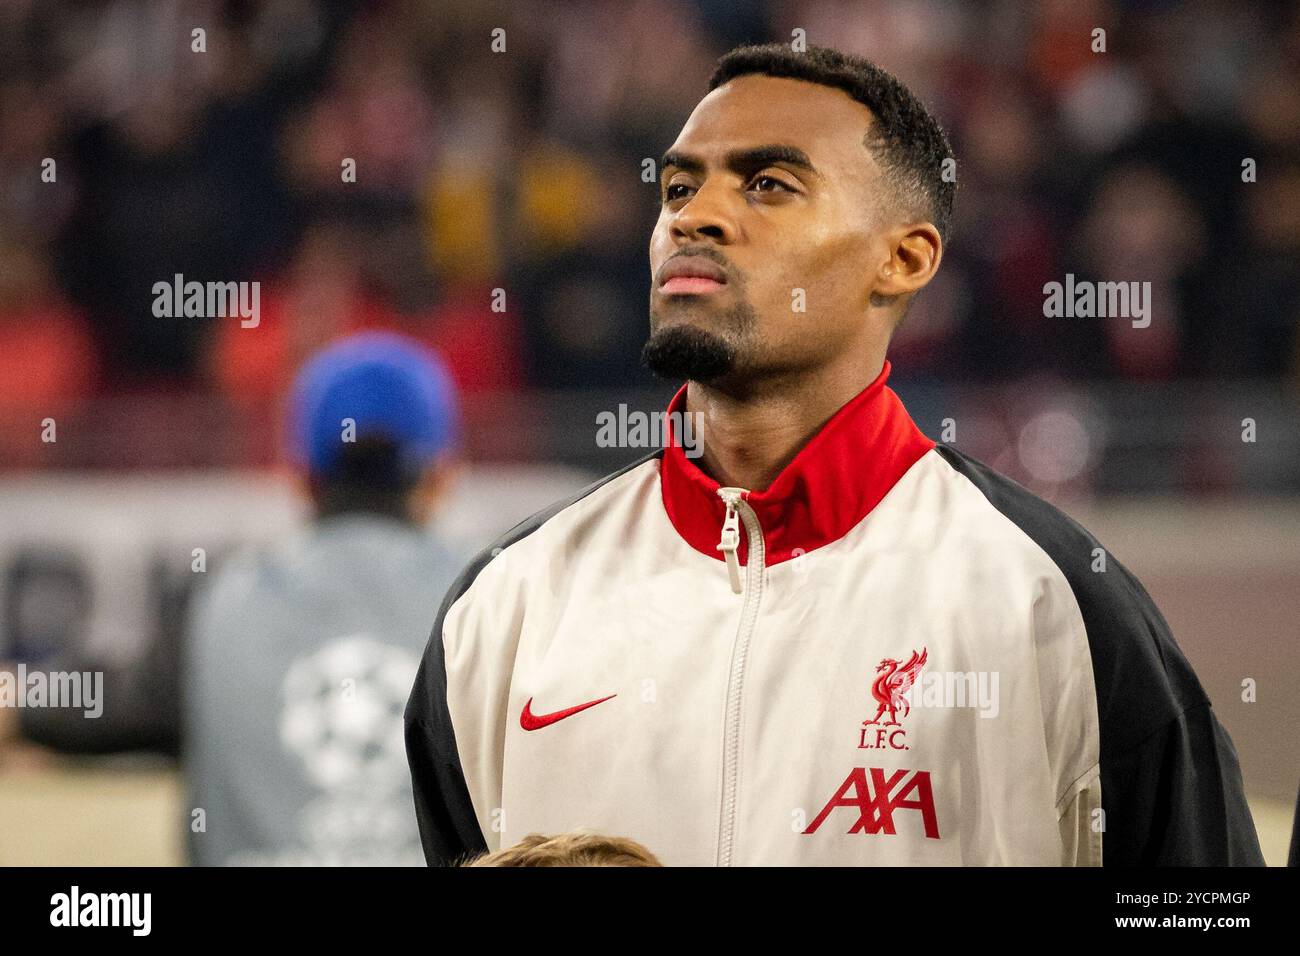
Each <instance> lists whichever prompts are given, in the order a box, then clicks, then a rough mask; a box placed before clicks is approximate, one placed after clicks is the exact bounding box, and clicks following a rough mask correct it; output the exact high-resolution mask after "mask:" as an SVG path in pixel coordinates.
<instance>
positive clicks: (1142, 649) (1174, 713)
mask: <svg viewBox="0 0 1300 956" xmlns="http://www.w3.org/2000/svg"><path fill="white" fill-rule="evenodd" d="M937 450H938V452H939V454H940V455H942V456H943V458H944V459H945V460H946V461H947V462H948V463H949V464H950V465H952V467H953V468H954V469H956V470H957V471H958V472H960V473H961V474H962V475H964V476H966V477H967V478H968V479H969V480H970V481H971V482H972V483H973V484H974V485H975V487H976V488H978V489H979V490H980V491H981V492H982V493H983V494H984V496H985V497H986V498H987V499H988V500H989V502H990V503H991V504H992V505H993V506H994V507H995V508H997V509H998V511H1000V512H1001V513H1002V514H1003V515H1004V516H1006V517H1007V518H1008V519H1009V520H1011V521H1012V522H1014V523H1015V524H1016V525H1017V526H1018V527H1019V528H1020V529H1021V530H1022V531H1024V532H1025V534H1027V535H1028V536H1029V537H1030V538H1031V539H1032V540H1033V541H1034V542H1035V543H1036V544H1037V545H1038V546H1039V547H1040V548H1042V549H1043V551H1045V552H1046V553H1047V555H1048V557H1050V558H1051V559H1052V561H1053V562H1054V563H1055V564H1056V566H1057V567H1058V568H1059V569H1060V571H1061V573H1062V574H1063V575H1064V576H1065V578H1066V580H1067V581H1068V582H1069V585H1070V588H1071V589H1072V590H1073V592H1074V596H1075V600H1076V601H1077V602H1078V604H1079V610H1080V613H1081V614H1082V615H1083V621H1084V628H1085V630H1086V631H1087V635H1088V647H1089V653H1090V655H1091V657H1092V668H1093V678H1094V681H1095V685H1096V694H1097V717H1098V721H1099V723H1100V735H1101V740H1100V749H1101V799H1102V808H1103V810H1104V811H1105V825H1106V830H1105V836H1104V838H1103V852H1102V859H1103V861H1104V862H1105V864H1106V865H1107V866H1117V865H1118V866H1122V865H1134V864H1137V865H1161V864H1164V865H1216V866H1227V865H1233V864H1258V865H1262V864H1263V856H1262V854H1261V853H1260V849H1259V840H1258V837H1257V836H1256V834H1255V826H1254V822H1253V820H1252V819H1251V815H1250V809H1249V807H1248V806H1247V805H1246V799H1245V796H1244V795H1243V792H1242V780H1241V769H1240V767H1239V766H1238V763H1237V754H1236V751H1235V750H1234V749H1233V746H1232V741H1231V740H1230V739H1229V737H1228V733H1227V731H1226V730H1224V728H1223V727H1222V725H1220V723H1219V721H1218V719H1217V718H1216V717H1215V716H1214V713H1213V711H1212V710H1211V708H1210V699H1209V696H1208V695H1207V694H1206V693H1205V690H1204V689H1203V688H1202V687H1201V684H1200V681H1199V680H1197V677H1196V674H1195V672H1194V671H1193V670H1192V666H1191V664H1189V663H1188V661H1187V658H1186V657H1184V656H1183V653H1182V651H1181V650H1180V649H1179V647H1178V645H1177V643H1175V641H1174V638H1173V635H1172V634H1171V633H1170V631H1169V625H1168V624H1167V623H1166V622H1165V619H1164V617H1163V615H1161V613H1160V611H1159V609H1158V608H1157V607H1156V605H1155V602H1154V601H1152V600H1151V596H1150V595H1149V594H1147V592H1146V589H1145V588H1144V587H1142V584H1141V583H1140V582H1139V581H1138V580H1137V578H1136V577H1134V576H1133V574H1132V573H1131V572H1130V571H1129V570H1128V569H1127V568H1126V567H1124V566H1123V565H1122V564H1121V563H1120V562H1119V561H1117V560H1115V558H1114V557H1113V556H1112V555H1110V554H1109V553H1106V554H1105V565H1104V567H1105V570H1104V571H1094V570H1093V567H1094V562H1095V561H1096V558H1097V556H1098V555H1100V554H1102V551H1101V545H1100V544H1099V543H1098V542H1097V539H1096V538H1094V537H1093V536H1092V535H1091V534H1090V533H1089V532H1088V531H1087V530H1085V529H1084V528H1083V527H1082V526H1081V525H1079V524H1078V523H1077V522H1076V521H1074V520H1073V519H1072V518H1070V517H1069V516H1068V515H1066V514H1064V513H1063V512H1061V511H1060V510H1059V509H1057V508H1055V507H1053V506H1052V505H1050V504H1048V503H1047V502H1046V501H1043V500H1042V499H1041V498H1038V497H1037V496H1035V495H1034V494H1032V493H1031V492H1030V491H1028V490H1027V489H1025V488H1023V487H1022V486H1020V485H1019V484H1017V483H1016V482H1014V481H1012V480H1011V479H1010V478H1007V477H1005V476H1003V475H1000V474H998V473H997V472H995V471H993V470H992V469H990V468H988V467H987V466H986V465H983V464H981V463H980V462H978V461H975V460H974V459H973V458H970V457H969V456H967V455H964V454H962V453H961V452H958V451H956V450H955V449H953V448H950V447H947V446H944V445H939V446H937Z"/></svg>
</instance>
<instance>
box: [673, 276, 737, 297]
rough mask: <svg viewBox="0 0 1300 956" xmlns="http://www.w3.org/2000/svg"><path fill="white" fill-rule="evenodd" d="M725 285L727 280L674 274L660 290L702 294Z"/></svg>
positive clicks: (675, 293) (679, 293)
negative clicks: (720, 280) (721, 280)
mask: <svg viewBox="0 0 1300 956" xmlns="http://www.w3.org/2000/svg"><path fill="white" fill-rule="evenodd" d="M725 285H726V283H725V282H719V281H718V280H717V279H706V278H705V277H704V276H674V277H673V278H671V279H669V280H668V281H667V282H665V283H664V284H663V285H661V286H660V287H659V291H660V292H662V293H663V294H664V295H681V294H685V295H700V294H702V293H708V292H716V291H717V290H718V289H721V288H722V287H723V286H725Z"/></svg>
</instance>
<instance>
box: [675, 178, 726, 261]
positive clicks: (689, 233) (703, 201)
mask: <svg viewBox="0 0 1300 956" xmlns="http://www.w3.org/2000/svg"><path fill="white" fill-rule="evenodd" d="M733 201H734V197H732V196H730V195H729V194H728V192H727V189H726V187H725V185H724V184H723V183H721V182H719V181H718V180H713V181H711V182H706V183H705V184H704V185H703V186H701V187H700V188H699V189H698V190H696V192H695V195H694V196H692V197H691V198H690V200H689V201H688V202H687V203H686V204H685V205H683V206H682V207H681V208H680V209H678V210H677V212H676V213H674V215H673V219H672V227H671V231H672V236H673V238H674V239H676V240H678V241H679V242H690V241H692V240H697V239H700V238H702V237H707V238H709V239H712V240H714V241H715V242H721V243H723V244H724V245H727V244H730V243H732V242H734V241H735V239H736V232H737V226H736V218H735V212H734V210H733V209H732V207H731V203H732V202H733Z"/></svg>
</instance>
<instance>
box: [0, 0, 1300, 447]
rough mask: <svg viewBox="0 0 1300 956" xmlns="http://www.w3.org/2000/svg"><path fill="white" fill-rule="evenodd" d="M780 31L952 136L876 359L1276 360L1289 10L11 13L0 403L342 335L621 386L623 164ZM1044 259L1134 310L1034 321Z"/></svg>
mask: <svg viewBox="0 0 1300 956" xmlns="http://www.w3.org/2000/svg"><path fill="white" fill-rule="evenodd" d="M196 28H201V29H202V30H203V31H204V33H203V38H202V46H203V51H202V52H196V50H195V45H196V40H195V35H194V33H193V31H194V30H195V29H196ZM796 29H802V30H803V31H805V32H806V36H807V39H808V42H810V43H820V44H825V45H832V46H836V47H839V48H841V49H845V50H848V51H852V52H856V53H861V54H865V55H867V56H869V57H871V58H873V59H874V60H876V61H877V62H879V63H880V64H881V65H882V66H885V67H886V68H888V69H891V70H893V71H895V72H896V73H897V74H898V75H899V76H900V77H901V78H902V79H903V80H904V81H905V82H906V83H908V84H909V85H911V86H912V87H913V88H914V89H916V90H917V91H918V92H919V93H921V94H922V96H923V97H924V98H925V99H926V100H927V102H929V103H930V104H931V105H932V107H933V108H934V109H935V110H936V112H937V113H938V115H939V116H940V118H941V121H942V122H943V123H944V124H945V126H946V128H947V129H948V131H949V134H950V136H951V138H952V140H953V143H954V146H955V149H956V152H957V156H958V182H959V191H958V202H957V210H958V214H957V221H956V228H955V235H954V239H953V242H952V244H951V246H950V248H949V249H948V250H947V252H946V255H945V262H944V267H943V269H942V270H941V273H940V275H939V278H938V280H937V282H936V283H935V284H934V286H932V287H931V288H930V289H929V290H927V292H926V293H925V294H924V295H923V296H922V297H921V298H920V299H919V300H918V302H917V304H916V307H915V309H914V310H913V312H912V314H911V315H910V316H909V318H908V321H907V323H906V324H905V326H904V328H903V330H902V331H901V332H900V333H899V336H898V338H897V339H896V342H895V346H894V349H893V352H892V354H891V357H892V359H893V361H894V365H895V368H896V369H897V372H896V375H897V377H898V378H900V379H901V380H907V379H909V378H911V379H917V380H925V379H929V380H938V381H944V382H963V381H975V382H987V381H1015V380H1018V379H1022V378H1024V377H1026V376H1035V375H1041V374H1044V373H1045V374H1048V375H1050V376H1053V377H1058V378H1061V379H1064V380H1073V381H1095V380H1122V381H1136V382H1151V381H1157V380H1159V381H1163V380H1175V379H1177V380H1181V379H1187V378H1207V377H1216V378H1248V379H1271V380H1285V379H1295V378H1296V377H1297V373H1298V372H1300V335H1298V334H1297V330H1298V329H1300V7H1296V6H1295V5H1294V4H1287V3H1268V2H1235V0H1192V2H1185V3H1171V2H1163V0H1046V2H1042V3H1036V4H1033V5H1025V4H1021V3H1018V2H1010V0H999V2H987V3H974V2H953V0H879V2H867V0H767V2H752V3H749V2H746V3H739V2H729V0H627V2H605V0H570V2H565V3H554V2H545V0H511V2H496V0H428V2H383V3H351V2H342V0H267V2H262V3H252V2H247V3H245V2H217V0H211V2H186V3H171V2H164V0H153V2H149V0H85V2H79V3H48V4H47V3H36V2H17V3H7V4H5V5H4V6H3V7H0V263H2V265H0V417H6V418H10V419H12V418H15V417H25V416H27V415H29V414H33V415H38V416H42V417H43V416H46V415H50V416H55V415H57V414H58V413H59V412H60V411H61V410H64V409H67V408H69V407H75V406H76V405H78V404H79V403H84V402H86V401H87V400H88V399H103V398H105V397H110V398H111V399H112V400H113V401H122V402H128V403H129V401H130V400H131V399H132V398H133V397H134V398H136V399H139V398H140V397H141V396H144V397H146V398H147V399H148V401H149V403H150V407H151V408H156V407H159V406H158V404H157V401H158V397H159V396H161V395H182V396H195V395H198V396H203V397H204V401H209V400H210V401H211V402H215V403H220V405H221V407H223V408H227V409H234V410H235V411H236V412H239V411H240V410H241V409H245V408H256V407H262V406H264V405H265V404H266V403H268V402H272V401H274V398H275V396H277V395H280V394H281V393H282V392H283V390H284V387H285V385H286V383H287V381H288V380H289V378H290V377H291V375H292V373H293V371H294V369H295V368H296V367H297V365H298V364H299V362H300V361H301V359H302V358H303V357H304V356H305V355H307V354H308V353H310V352H312V351H313V350H315V349H317V348H318V347H320V346H321V345H323V344H325V343H327V342H329V341H332V340H333V339H335V338H337V337H339V336H340V335H343V334H345V333H347V332H351V331H355V330H357V329H363V328H388V329H395V330H400V331H403V332H405V333H407V334H409V335H412V336H414V337H415V338H417V339H419V340H421V341H422V342H424V343H427V344H428V345H430V346H432V347H434V348H436V349H437V350H438V351H439V352H440V353H441V354H442V355H443V356H444V357H445V359H446V361H447V363H448V365H449V367H450V369H451V372H452V374H453V376H454V377H455V379H456V381H457V384H458V385H459V387H460V389H461V391H462V392H463V394H464V395H465V396H466V398H467V401H468V402H470V403H471V404H472V403H473V401H474V399H475V396H481V395H487V394H500V393H511V392H527V391H529V390H533V389H545V390H568V389H586V388H602V387H605V388H628V387H634V386H637V385H638V384H648V383H650V382H651V380H650V378H649V376H648V373H647V372H645V371H644V370H643V369H642V368H641V366H640V362H639V355H640V349H641V346H642V343H643V341H644V337H645V330H646V323H647V298H648V291H649V270H648V265H647V253H646V250H647V245H648V239H649V233H650V229H651V227H652V225H653V222H654V217H655V215H656V208H657V193H656V186H655V185H654V184H652V183H651V184H648V183H646V182H644V181H643V180H642V169H643V164H644V162H645V160H646V159H651V158H652V159H654V161H655V162H656V163H657V160H658V157H659V156H660V155H661V154H662V152H663V150H664V149H665V148H666V147H667V146H668V145H669V144H670V143H671V142H672V140H673V139H674V138H675V136H676V134H677V132H678V131H679V129H680V127H681V124H682V122H683V121H684V120H685V118H686V117H687V115H689V112H690V110H691V109H692V107H693V106H694V104H695V103H696V102H697V101H698V99H699V98H700V97H701V96H702V95H703V93H704V92H705V89H706V83H707V80H708V77H709V74H710V72H711V69H712V65H713V61H714V60H715V58H716V57H717V56H718V55H719V54H720V53H722V52H724V51H725V50H727V49H729V48H730V47H732V46H734V45H736V44H738V43H742V42H751V41H765V40H769V39H774V38H776V39H783V38H789V37H790V36H791V31H794V30H796ZM1097 29H1101V30H1104V38H1103V42H1104V44H1105V52H1094V47H1095V46H1096V45H1097V43H1098V39H1097V34H1095V33H1094V31H1095V30H1097ZM494 31H498V32H496V33H495V34H494ZM494 37H495V47H496V49H494ZM502 47H504V49H502ZM47 159H53V160H54V164H53V167H52V170H53V178H54V181H53V182H50V181H46V180H47V179H49V178H50V176H49V170H50V168H51V167H50V166H49V164H46V163H44V161H45V160H47ZM348 160H352V161H354V162H355V182H352V181H347V180H348V178H349V177H348V175H347V173H346V167H347V161H348ZM1246 160H1253V161H1254V163H1253V168H1254V176H1253V177H1250V176H1248V177H1247V178H1248V179H1249V178H1253V179H1254V181H1243V169H1244V167H1243V163H1244V162H1245V161H1246ZM43 172H44V173H45V175H44V176H43ZM1067 273H1073V274H1074V275H1076V276H1078V277H1080V278H1085V277H1086V278H1093V279H1099V280H1139V281H1150V282H1151V283H1152V287H1153V301H1154V305H1153V309H1152V319H1153V321H1152V323H1151V326H1150V327H1149V328H1145V329H1135V328H1133V327H1132V325H1131V323H1129V322H1126V321H1122V320H1120V321H1115V320H1106V319H1053V320H1047V319H1045V318H1044V316H1043V299H1044V296H1043V286H1044V284H1045V283H1047V282H1051V281H1061V280H1063V279H1064V277H1065V275H1066V274H1067ZM176 274H182V275H183V276H184V277H185V279H186V280H199V281H230V280H239V281H249V280H255V281H258V282H260V283H261V321H260V324H259V326H258V327H257V328H256V329H247V328H242V327H241V324H240V322H239V321H238V319H234V318H224V319H223V318H216V319H194V318H184V317H177V318H160V317H157V316H155V314H154V312H153V309H152V305H153V292H152V288H153V285H154V283H156V282H159V281H165V282H169V281H171V279H172V277H173V276H174V275H176ZM494 289H502V290H505V299H504V301H502V300H501V299H500V298H496V299H494V296H493V290H494ZM494 304H495V305H496V306H497V308H494ZM502 307H504V308H502ZM126 407H130V406H129V405H128V406H126ZM24 427H26V426H24ZM10 463H11V464H12V461H11V462H10Z"/></svg>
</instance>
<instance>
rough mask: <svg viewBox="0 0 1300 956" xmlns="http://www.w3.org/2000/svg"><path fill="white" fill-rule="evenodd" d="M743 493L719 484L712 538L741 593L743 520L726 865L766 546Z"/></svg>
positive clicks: (728, 724) (727, 766) (728, 730)
mask: <svg viewBox="0 0 1300 956" xmlns="http://www.w3.org/2000/svg"><path fill="white" fill-rule="evenodd" d="M747 494H749V492H748V491H746V490H745V489H744V488H719V489H718V496H719V497H721V498H722V500H723V501H725V502H726V503H727V514H726V517H725V518H724V519H723V522H722V540H721V541H719V542H718V550H719V551H721V552H722V553H723V555H724V557H725V558H726V561H727V574H728V577H729V578H730V581H731V590H732V591H733V592H734V593H736V594H740V593H742V589H741V581H740V559H739V558H738V557H737V555H736V549H737V548H738V547H739V545H740V523H741V522H742V521H743V522H744V525H745V537H746V539H747V540H748V541H749V560H748V561H747V562H746V563H745V584H744V589H743V593H744V595H745V597H744V601H743V602H742V604H741V608H740V626H739V627H738V628H737V630H736V640H735V643H734V644H733V645H732V650H731V674H730V676H729V678H728V680H727V709H726V713H725V723H724V726H723V746H722V814H721V818H720V820H719V824H718V866H730V865H731V855H732V854H731V851H732V843H733V841H734V839H735V834H736V803H737V799H736V798H737V794H736V790H737V787H738V784H739V778H740V766H739V765H740V715H741V695H742V693H743V691H744V684H745V665H746V663H748V660H749V639H750V636H751V635H752V634H753V632H754V625H755V624H756V623H757V622H758V605H759V601H760V600H761V599H762V597H763V569H764V566H765V560H766V550H765V547H764V541H763V528H762V526H761V525H759V523H758V515H756V514H755V513H754V509H753V508H751V507H750V506H749V504H748V503H747V502H746V501H745V500H744V496H745V495H747Z"/></svg>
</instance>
